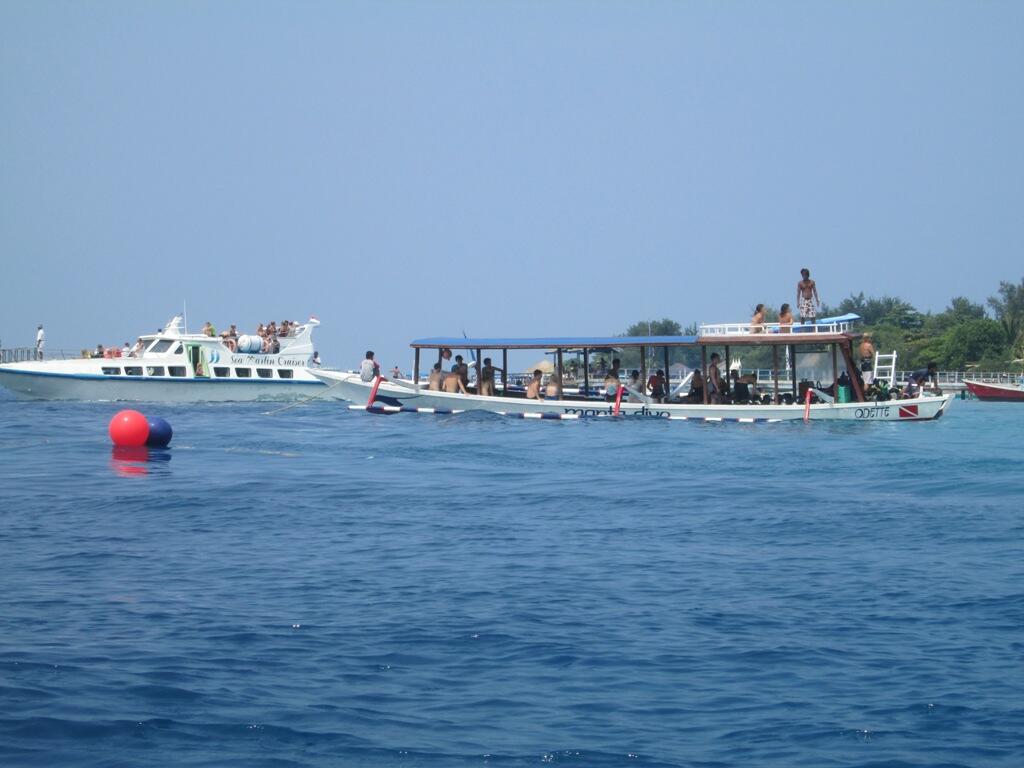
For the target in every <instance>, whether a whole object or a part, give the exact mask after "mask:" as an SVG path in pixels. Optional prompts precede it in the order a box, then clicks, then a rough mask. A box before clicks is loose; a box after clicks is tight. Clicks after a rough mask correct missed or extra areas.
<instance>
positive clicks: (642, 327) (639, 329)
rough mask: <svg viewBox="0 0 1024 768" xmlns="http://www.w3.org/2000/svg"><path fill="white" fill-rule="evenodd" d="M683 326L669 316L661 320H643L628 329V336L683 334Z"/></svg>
mask: <svg viewBox="0 0 1024 768" xmlns="http://www.w3.org/2000/svg"><path fill="white" fill-rule="evenodd" d="M682 335H683V327H682V326H681V325H679V323H677V322H676V321H675V320H669V319H668V318H667V317H664V318H662V319H661V320H641V321H640V322H637V323H633V324H632V325H631V326H629V328H627V329H626V336H682Z"/></svg>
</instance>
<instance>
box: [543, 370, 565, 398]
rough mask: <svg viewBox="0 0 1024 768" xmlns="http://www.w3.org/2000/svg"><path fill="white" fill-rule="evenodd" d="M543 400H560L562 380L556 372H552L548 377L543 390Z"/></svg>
mask: <svg viewBox="0 0 1024 768" xmlns="http://www.w3.org/2000/svg"><path fill="white" fill-rule="evenodd" d="M544 399H545V400H561V399H562V380H561V379H559V378H558V374H557V373H552V374H551V375H550V376H549V377H548V385H547V387H546V388H545V390H544Z"/></svg>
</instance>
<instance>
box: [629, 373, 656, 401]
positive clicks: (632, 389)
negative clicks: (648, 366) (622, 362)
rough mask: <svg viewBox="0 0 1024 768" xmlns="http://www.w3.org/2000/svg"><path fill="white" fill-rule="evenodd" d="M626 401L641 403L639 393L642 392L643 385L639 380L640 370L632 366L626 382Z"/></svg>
mask: <svg viewBox="0 0 1024 768" xmlns="http://www.w3.org/2000/svg"><path fill="white" fill-rule="evenodd" d="M652 378H653V377H652ZM626 387H627V389H626V392H627V393H628V394H627V402H630V403H642V402H643V400H641V399H640V395H642V394H644V385H643V382H641V381H640V371H638V370H636V368H634V369H633V370H632V371H630V372H629V381H627V382H626Z"/></svg>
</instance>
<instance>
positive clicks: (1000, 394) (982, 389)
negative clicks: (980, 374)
mask: <svg viewBox="0 0 1024 768" xmlns="http://www.w3.org/2000/svg"><path fill="white" fill-rule="evenodd" d="M964 386H966V387H967V390H968V391H969V392H970V393H971V394H972V395H974V396H975V397H976V398H978V399H979V400H988V401H990V402H1002V403H1015V402H1024V389H1022V388H1021V387H1019V386H1016V385H1014V384H986V383H984V382H981V381H965V382H964Z"/></svg>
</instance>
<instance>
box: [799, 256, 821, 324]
mask: <svg viewBox="0 0 1024 768" xmlns="http://www.w3.org/2000/svg"><path fill="white" fill-rule="evenodd" d="M800 277H801V280H800V282H799V283H797V284H796V305H797V306H798V307H799V308H800V322H801V323H814V321H815V318H816V317H817V315H818V311H817V307H820V306H821V299H819V298H818V286H817V284H816V283H815V282H814V281H813V280H811V270H809V269H808V268H807V267H804V268H803V269H801V270H800Z"/></svg>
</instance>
